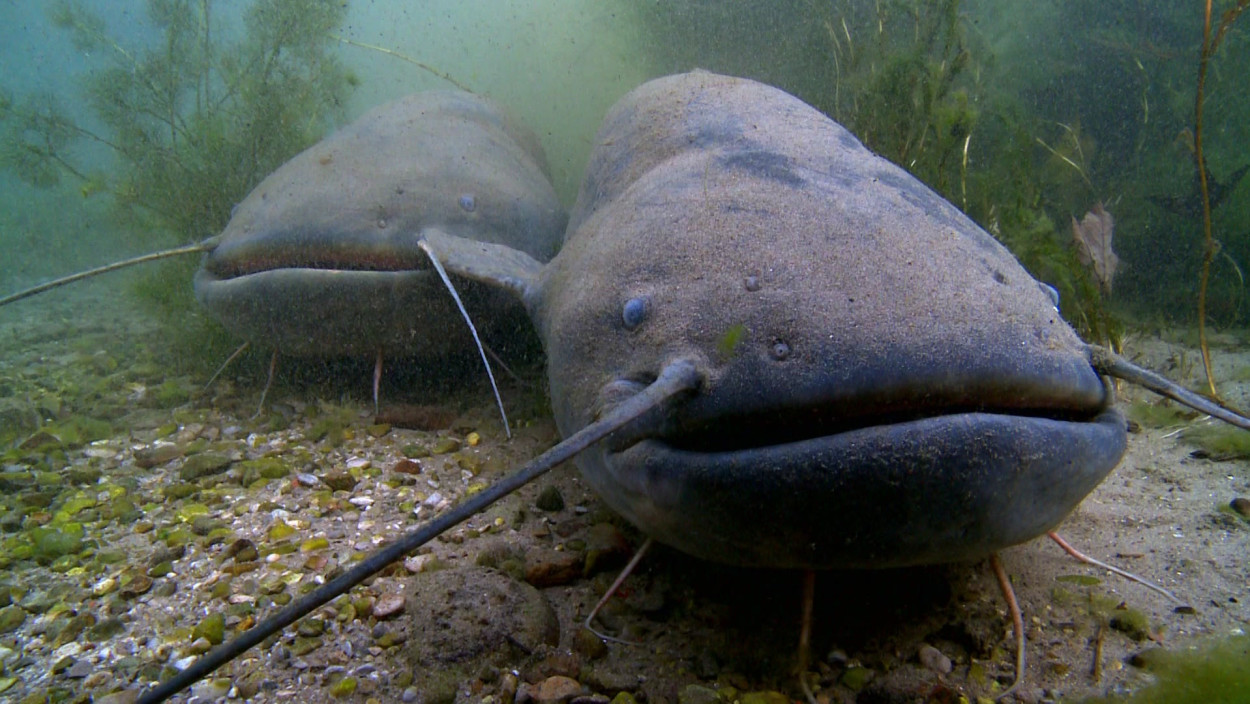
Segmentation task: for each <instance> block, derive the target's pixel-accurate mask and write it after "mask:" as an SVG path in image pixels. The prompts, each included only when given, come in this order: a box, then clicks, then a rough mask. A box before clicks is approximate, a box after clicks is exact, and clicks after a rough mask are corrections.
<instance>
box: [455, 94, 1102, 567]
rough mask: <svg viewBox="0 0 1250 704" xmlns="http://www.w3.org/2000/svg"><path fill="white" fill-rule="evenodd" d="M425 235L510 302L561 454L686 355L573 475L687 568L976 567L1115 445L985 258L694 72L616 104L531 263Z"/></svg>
mask: <svg viewBox="0 0 1250 704" xmlns="http://www.w3.org/2000/svg"><path fill="white" fill-rule="evenodd" d="M431 242H432V243H433V244H434V245H435V247H436V249H438V250H439V251H440V252H441V253H442V254H443V256H444V257H445V258H446V259H447V260H448V262H449V268H451V269H452V270H453V271H457V272H459V273H460V274H462V275H464V276H468V277H471V278H476V279H478V280H481V281H492V280H493V281H496V282H497V283H501V284H503V285H504V286H505V287H507V288H509V289H511V290H512V291H514V292H516V293H519V294H521V295H522V296H523V297H524V298H525V300H526V302H527V304H528V306H529V308H530V310H531V314H532V316H533V317H534V320H535V323H536V325H537V326H538V328H539V331H540V336H541V337H542V339H543V342H544V345H545V348H546V351H547V355H548V369H549V372H548V374H549V378H550V387H551V398H552V405H553V409H554V411H555V415H556V420H557V422H558V424H559V427H560V430H561V432H562V433H563V434H565V435H566V436H567V435H568V434H570V433H572V432H574V431H576V430H577V429H579V428H581V427H583V426H584V425H586V424H587V423H589V422H590V421H591V420H593V419H594V418H596V417H597V416H599V415H601V414H602V412H603V411H604V410H605V409H607V408H609V407H611V406H612V405H613V404H614V403H615V402H616V401H618V400H619V399H621V398H623V397H624V396H626V395H628V394H631V393H634V392H635V391H636V390H637V389H639V388H641V387H642V386H643V385H645V384H647V383H649V382H650V381H651V380H652V379H654V378H655V376H656V375H657V374H658V372H659V371H660V369H662V368H663V367H664V366H665V365H666V364H669V363H670V362H672V361H673V360H677V359H691V360H694V361H695V362H696V364H697V365H698V367H699V370H700V372H701V374H702V377H703V384H702V387H701V388H700V390H699V391H698V393H697V394H695V395H693V396H692V397H691V398H689V399H688V400H686V401H684V402H682V403H680V404H677V405H673V406H671V407H669V408H666V409H664V410H663V412H657V413H654V414H652V415H651V416H649V417H647V418H646V419H644V420H643V421H641V422H636V423H635V424H633V425H632V426H630V427H629V428H626V429H625V430H622V431H621V432H619V433H618V434H617V435H616V436H614V438H613V439H611V440H609V441H605V442H603V443H600V444H599V445H597V446H595V447H594V448H592V449H591V450H589V451H587V452H584V453H582V454H581V455H580V456H579V457H578V459H577V462H578V466H579V467H580V469H581V471H582V473H583V474H584V475H585V477H586V479H587V481H588V482H589V483H590V484H591V485H592V486H593V487H594V488H595V490H596V491H597V492H598V493H599V494H600V495H601V496H602V497H603V499H604V500H605V501H606V502H607V503H608V504H609V505H611V506H612V507H613V508H614V509H616V510H617V511H619V512H620V513H622V514H623V515H624V516H626V517H627V518H628V519H629V520H630V521H632V522H633V523H634V524H635V525H637V526H638V527H639V528H641V529H642V530H643V531H645V532H646V533H648V534H649V535H651V536H653V537H655V538H656V539H658V540H660V541H661V542H664V543H667V544H670V545H672V546H674V547H677V548H679V549H681V550H683V551H685V552H688V553H691V554H693V555H696V556H699V557H702V558H706V559H710V560H715V561H719V562H725V563H730V564H738V565H756V566H767V567H816V568H826V567H830V568H831V567H874V568H877V567H890V566H900V565H911V564H923V563H931V562H946V561H951V560H959V559H965V558H976V557H980V556H984V555H986V554H988V553H991V552H993V551H996V550H998V549H1001V548H1004V547H1007V546H1009V545H1013V544H1016V543H1020V542H1023V541H1026V540H1029V539H1030V538H1033V537H1036V536H1037V535H1040V534H1041V533H1043V532H1045V531H1046V530H1048V529H1050V528H1053V527H1054V526H1055V525H1056V524H1058V523H1059V522H1060V521H1061V520H1062V519H1063V518H1064V516H1066V515H1067V514H1068V513H1069V512H1070V511H1071V510H1072V509H1073V508H1074V507H1075V506H1076V505H1077V503H1079V502H1080V501H1081V499H1082V498H1084V497H1085V495H1086V494H1087V493H1088V492H1089V491H1091V490H1092V489H1093V488H1094V486H1096V485H1097V484H1098V483H1099V482H1100V481H1101V480H1102V479H1103V477H1105V476H1106V475H1107V473H1109V472H1110V471H1111V469H1112V468H1113V467H1114V466H1115V465H1116V463H1117V462H1118V461H1119V458H1120V456H1121V455H1122V453H1123V451H1124V447H1125V423H1124V419H1123V418H1122V416H1121V415H1120V414H1119V413H1118V412H1117V411H1116V410H1114V409H1113V408H1112V407H1111V404H1112V398H1111V394H1110V392H1109V391H1108V390H1107V387H1106V386H1105V385H1104V384H1103V382H1102V380H1101V379H1100V377H1099V376H1098V375H1097V374H1096V373H1095V372H1094V371H1093V369H1092V368H1091V367H1090V363H1089V360H1088V358H1087V354H1086V352H1085V347H1084V345H1083V343H1082V342H1081V340H1080V339H1079V338H1078V337H1077V335H1076V334H1075V333H1074V331H1073V330H1072V329H1071V328H1070V327H1069V326H1068V325H1067V324H1066V323H1065V322H1064V321H1063V320H1062V319H1061V318H1060V316H1059V314H1058V312H1057V311H1056V310H1055V307H1054V304H1053V301H1052V300H1051V298H1050V296H1049V295H1048V294H1047V293H1046V292H1045V291H1044V290H1043V289H1042V287H1041V286H1040V285H1039V284H1038V282H1037V281H1035V280H1034V279H1033V278H1032V277H1030V276H1029V274H1028V273H1026V272H1025V271H1024V269H1023V268H1022V267H1021V266H1020V265H1019V263H1018V262H1017V261H1016V260H1015V259H1014V258H1013V257H1012V256H1011V254H1010V253H1009V252H1008V251H1007V250H1006V249H1005V248H1003V247H1002V246H1001V245H1000V244H999V243H998V242H996V241H995V240H994V239H993V238H992V237H991V236H990V235H988V234H987V233H985V232H984V231H983V230H981V229H980V228H979V227H977V226H976V225H975V224H974V223H973V222H972V221H970V220H969V219H968V218H967V217H965V216H964V215H963V214H961V213H960V212H959V211H958V210H956V209H955V208H954V207H953V206H951V205H950V204H949V203H947V202H946V201H944V200H943V199H942V198H940V197H939V196H937V195H936V194H935V193H933V192H932V191H931V190H929V189H928V188H927V187H925V186H924V185H923V184H921V183H920V182H919V181H917V180H916V179H914V178H912V177H911V176H910V175H908V174H907V173H906V172H905V171H903V170H902V169H901V168H899V167H897V166H895V165H893V164H891V163H889V162H887V161H885V160H884V159H881V158H879V157H876V156H874V155H873V154H871V153H870V152H869V151H868V150H866V149H865V148H864V147H863V146H862V145H861V144H860V143H859V141H858V140H856V139H855V138H854V136H852V135H851V134H850V133H849V132H847V131H846V130H845V129H843V128H842V127H840V126H839V125H837V124H836V123H834V122H833V121H831V120H829V119H828V118H826V117H825V116H823V115H822V114H820V113H819V112H818V111H816V110H815V109H813V108H811V107H809V106H808V105H806V104H804V103H803V102H801V101H800V100H798V99H796V98H794V97H792V96H790V95H788V94H786V93H784V92H782V91H780V90H777V89H775V88H770V87H768V86H765V85H762V84H759V83H756V82H753V81H749V80H744V79H736V78H729V77H724V76H718V75H714V74H711V73H706V72H694V73H688V74H682V75H677V76H670V77H667V78H662V79H658V80H655V81H651V82H649V83H647V84H645V85H643V86H641V87H640V88H638V89H636V90H635V91H633V92H631V93H630V94H629V95H627V96H626V97H625V98H623V99H622V100H621V101H620V102H619V103H617V105H616V106H615V107H614V108H613V109H612V110H611V111H610V112H609V114H608V116H607V118H606V119H605V122H604V125H603V127H602V128H601V130H600V132H599V134H598V136H597V137H596V148H595V150H594V152H593V153H592V155H591V159H590V164H589V167H588V169H587V174H586V177H585V181H584V183H583V185H582V189H581V193H580V195H579V198H578V202H577V205H576V206H575V207H574V209H573V212H572V214H571V216H570V224H569V234H568V236H567V237H566V244H565V247H564V249H563V250H561V252H560V254H559V255H558V256H557V257H556V258H555V259H553V260H552V261H551V263H550V264H548V265H547V266H545V267H543V268H542V269H541V271H539V270H538V269H537V266H536V265H534V264H532V263H531V264H521V263H520V262H522V260H523V259H524V258H523V257H519V256H517V255H516V254H515V253H508V252H506V250H504V249H503V248H499V247H489V246H480V245H478V246H471V245H469V244H468V243H464V242H461V241H457V240H455V238H448V237H441V236H436V237H435V238H434V239H432V240H431ZM535 272H537V274H535Z"/></svg>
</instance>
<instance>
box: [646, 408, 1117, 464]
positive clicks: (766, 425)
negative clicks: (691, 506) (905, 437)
mask: <svg viewBox="0 0 1250 704" xmlns="http://www.w3.org/2000/svg"><path fill="white" fill-rule="evenodd" d="M848 405H850V406H851V407H852V408H851V409H850V410H856V412H851V413H848ZM855 407H858V409H856V408H855ZM1102 410H1103V409H1096V410H1090V409H1063V408H1054V407H1045V406H1039V407H1033V408H1029V407H1021V406H1016V405H1010V404H1007V405H995V404H994V403H992V402H989V401H987V402H983V403H974V402H969V401H964V400H953V401H949V402H946V403H943V402H941V401H940V400H938V399H926V400H925V402H920V403H914V404H906V405H904V404H888V403H887V404H879V403H872V402H868V401H865V402H862V403H852V404H846V403H844V402H841V401H825V402H818V403H815V404H812V405H798V406H791V407H776V406H769V407H766V408H760V409H755V410H750V411H746V412H729V413H725V414H723V415H716V416H712V417H702V418H691V419H689V420H687V421H686V422H685V423H681V424H677V425H674V426H671V427H666V428H665V429H664V431H663V432H661V433H659V434H657V435H656V436H654V437H653V438H652V439H654V440H656V441H658V442H662V443H664V444H666V445H668V446H669V447H671V448H672V449H674V450H679V451H682V452H690V453H702V454H710V453H722V452H739V451H744V450H761V449H764V448H778V449H779V450H781V449H782V448H783V447H784V446H786V445H791V444H795V443H802V442H807V441H813V440H819V439H821V438H832V437H834V436H840V435H847V434H851V433H854V432H856V431H860V430H865V429H868V428H881V427H887V426H899V425H906V424H910V423H916V422H920V421H929V420H935V419H940V418H948V419H953V418H955V417H959V416H965V417H967V416H970V415H974V414H975V415H998V416H1007V417H1013V418H1019V419H1022V420H1023V419H1029V418H1036V419H1046V420H1052V421H1057V422H1062V423H1075V424H1080V423H1088V422H1091V421H1093V420H1094V419H1095V418H1096V417H1097V416H1098V415H1099V414H1100V413H1101V412H1102Z"/></svg>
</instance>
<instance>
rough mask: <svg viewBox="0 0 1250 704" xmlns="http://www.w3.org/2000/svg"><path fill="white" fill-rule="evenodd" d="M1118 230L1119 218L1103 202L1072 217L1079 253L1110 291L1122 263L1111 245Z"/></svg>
mask: <svg viewBox="0 0 1250 704" xmlns="http://www.w3.org/2000/svg"><path fill="white" fill-rule="evenodd" d="M1114 230H1115V220H1114V219H1113V218H1112V217H1111V213H1108V212H1107V210H1106V209H1105V208H1103V207H1102V203H1097V204H1095V205H1094V208H1093V210H1090V211H1089V212H1088V213H1086V214H1085V217H1084V218H1083V219H1082V220H1081V221H1080V222H1077V219H1076V218H1072V240H1073V241H1074V242H1075V243H1076V255H1077V258H1078V259H1080V260H1081V264H1084V265H1085V266H1087V267H1090V268H1092V269H1093V270H1094V278H1096V279H1098V285H1099V286H1101V287H1102V290H1103V291H1105V292H1106V293H1107V294H1110V293H1111V282H1112V280H1113V279H1114V278H1115V271H1116V269H1117V268H1119V266H1120V258H1119V257H1117V256H1116V255H1115V252H1114V251H1112V249H1111V238H1112V237H1113V234H1114Z"/></svg>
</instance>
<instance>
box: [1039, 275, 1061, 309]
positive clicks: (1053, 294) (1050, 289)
mask: <svg viewBox="0 0 1250 704" xmlns="http://www.w3.org/2000/svg"><path fill="white" fill-rule="evenodd" d="M1037 285H1038V286H1039V287H1040V288H1041V289H1042V291H1043V292H1045V294H1046V295H1047V296H1050V302H1051V304H1053V305H1054V306H1055V310H1059V289H1057V288H1055V287H1054V286H1051V285H1050V284H1048V283H1043V282H1041V281H1038V282H1037Z"/></svg>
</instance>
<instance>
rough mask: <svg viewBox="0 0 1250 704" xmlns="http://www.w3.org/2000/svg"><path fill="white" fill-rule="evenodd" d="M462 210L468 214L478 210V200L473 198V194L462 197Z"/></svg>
mask: <svg viewBox="0 0 1250 704" xmlns="http://www.w3.org/2000/svg"><path fill="white" fill-rule="evenodd" d="M460 209H461V210H463V211H464V212H466V213H471V212H473V211H474V210H477V199H476V198H474V197H473V194H472V193H466V194H464V195H462V196H460Z"/></svg>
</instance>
